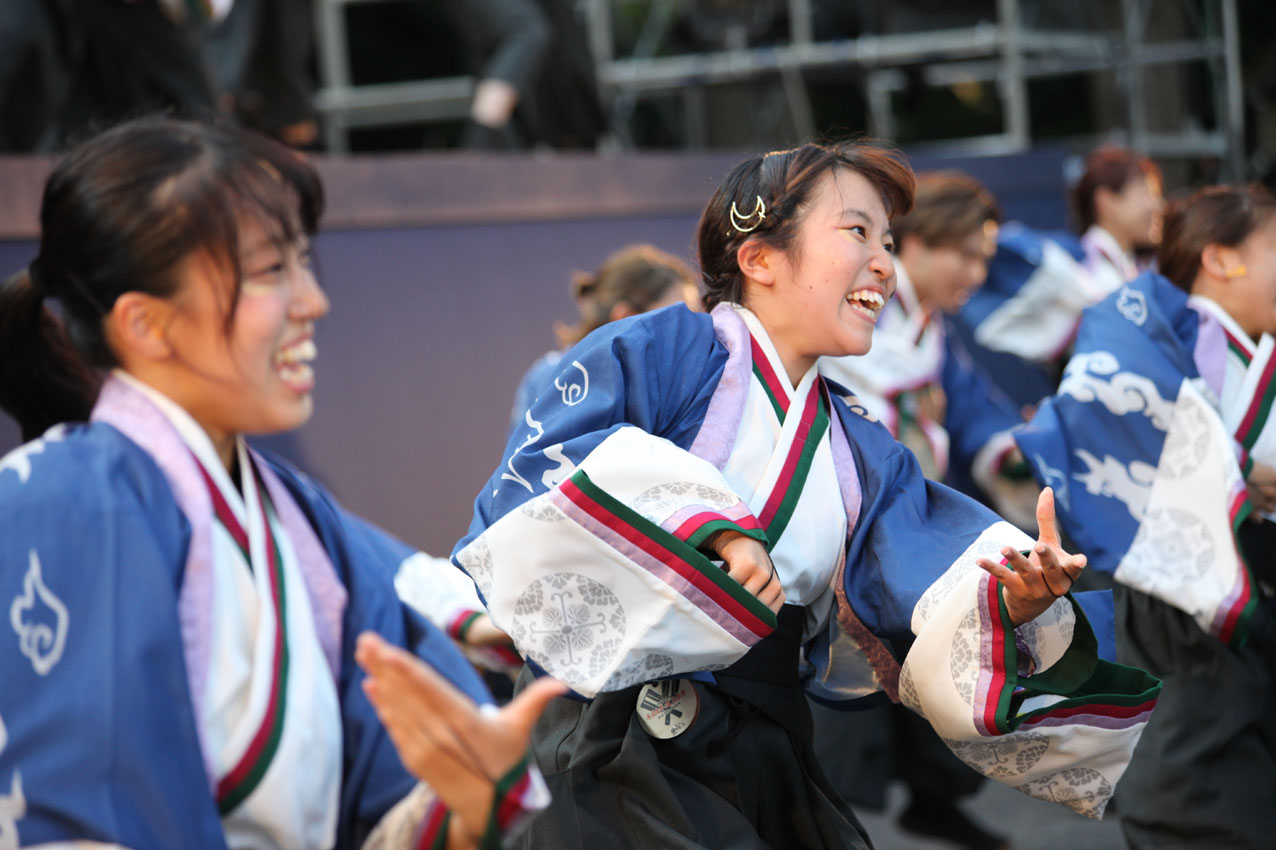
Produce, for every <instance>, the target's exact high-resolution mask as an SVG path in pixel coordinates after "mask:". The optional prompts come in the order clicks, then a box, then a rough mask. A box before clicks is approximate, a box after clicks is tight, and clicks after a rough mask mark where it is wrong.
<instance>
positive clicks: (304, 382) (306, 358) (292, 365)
mask: <svg viewBox="0 0 1276 850" xmlns="http://www.w3.org/2000/svg"><path fill="white" fill-rule="evenodd" d="M318 354H319V350H318V349H317V348H316V347H315V341H314V340H313V339H310V338H307V339H303V340H301V341H300V342H295V343H293V344H292V345H289V346H287V347H286V348H281V349H279V351H278V352H276V354H275V363H274V366H275V374H277V375H278V376H279V377H280V379H282V380H283V382H284V383H286V384H288V385H289V386H290V387H292V388H293V389H295V390H297V391H298V392H309V391H310V389H311V387H313V386H314V383H315V370H314V367H313V366H311V365H310V363H311V361H313V360H314V359H315V357H316V356H318Z"/></svg>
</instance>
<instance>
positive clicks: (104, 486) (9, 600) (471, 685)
mask: <svg viewBox="0 0 1276 850" xmlns="http://www.w3.org/2000/svg"><path fill="white" fill-rule="evenodd" d="M266 465H267V466H268V467H269V469H270V470H271V471H273V472H274V474H275V475H277V476H278V478H279V479H280V480H281V481H282V482H283V484H284V485H285V486H286V489H287V491H288V492H289V493H290V494H291V495H292V497H293V499H294V500H295V502H296V504H297V506H298V507H299V508H300V509H301V511H302V513H303V514H304V516H305V518H306V519H307V520H308V521H309V523H310V524H311V526H312V527H313V529H314V531H315V533H316V535H317V537H318V538H319V540H320V541H321V543H322V546H323V548H324V550H325V551H326V552H327V555H328V557H329V558H330V560H331V562H332V565H333V566H334V567H335V570H336V573H337V577H338V578H339V580H340V582H341V584H342V585H343V586H344V588H345V591H346V593H347V594H348V598H347V602H346V607H345V611H344V616H343V618H342V620H341V634H340V673H339V676H338V680H337V683H336V684H337V694H338V697H339V700H340V708H341V727H342V753H343V759H342V776H341V797H340V817H339V821H338V828H337V844H336V846H337V847H340V848H346V847H358V846H359V844H360V843H361V841H362V839H363V837H365V836H366V835H367V833H368V832H369V831H370V829H371V828H372V827H373V826H374V825H375V824H376V823H377V822H378V820H379V819H380V818H381V817H382V816H383V815H384V814H385V812H386V811H387V810H388V809H389V808H390V807H391V806H392V805H393V804H394V803H396V802H397V801H399V800H400V799H401V798H403V796H404V795H405V794H406V793H407V792H408V791H409V790H410V789H411V788H412V787H413V786H414V784H415V780H414V779H413V778H412V777H411V776H410V775H409V774H408V773H407V772H406V770H405V769H404V768H403V766H402V765H401V763H400V762H399V759H398V757H397V755H396V753H395V750H394V747H393V746H392V744H391V742H390V740H389V738H388V737H387V736H386V734H385V732H384V730H383V728H382V727H381V725H380V723H379V721H378V720H377V718H376V715H375V714H374V713H373V710H372V708H371V706H370V704H369V703H368V701H367V699H366V697H365V696H364V694H363V693H362V690H361V687H360V683H361V681H362V680H363V673H362V671H361V670H360V669H359V668H358V666H357V665H356V664H355V662H354V660H353V652H354V643H355V638H356V637H357V636H358V634H359V633H360V632H362V631H364V630H373V631H376V632H379V633H380V634H381V635H383V636H384V637H385V638H386V639H387V640H389V641H390V642H391V643H393V644H396V645H398V646H402V647H406V648H408V649H409V650H411V651H413V652H415V653H416V654H417V655H418V656H419V657H421V658H423V659H424V660H426V661H427V662H428V663H430V664H431V665H432V666H433V667H435V668H436V669H437V670H439V671H440V672H441V673H442V674H443V675H445V676H446V677H447V678H448V679H449V680H451V681H452V682H453V683H454V684H455V685H456V686H457V687H459V688H461V689H462V690H463V691H464V692H466V693H467V694H468V695H470V696H471V697H472V698H474V699H475V700H478V701H487V700H489V699H490V698H489V697H488V695H487V693H486V690H485V689H484V687H483V685H482V683H481V682H480V681H479V679H478V678H477V676H476V674H475V673H474V671H473V668H472V667H470V665H469V664H468V663H466V661H465V659H464V658H463V657H462V656H461V655H460V654H459V653H458V652H457V651H456V650H455V649H454V648H453V646H452V645H451V643H450V642H449V640H448V639H447V637H446V636H445V635H443V634H442V633H441V632H440V631H439V630H438V629H436V628H434V627H433V626H431V625H429V624H428V623H426V622H425V621H424V620H423V619H421V617H420V616H418V615H417V614H415V613H414V612H412V611H411V610H409V609H408V608H406V607H405V606H404V605H403V604H401V603H400V601H399V599H398V597H397V596H396V594H395V591H394V586H393V575H394V570H395V569H396V568H397V567H398V565H399V564H400V563H401V562H402V561H403V560H404V559H405V558H406V557H408V556H409V555H411V554H412V550H411V549H410V548H409V547H407V546H405V545H404V544H402V543H400V542H399V541H397V540H394V539H392V538H391V537H389V536H387V535H386V534H384V533H383V532H380V531H378V530H376V529H374V528H373V527H371V526H370V525H368V524H366V523H365V522H363V521H362V520H360V519H358V518H356V517H354V516H352V515H350V514H348V513H346V512H345V511H344V510H342V509H341V508H340V507H339V506H338V505H337V504H336V503H335V502H334V501H333V500H332V498H331V497H330V496H329V495H328V494H327V493H325V492H324V491H323V490H322V489H321V488H320V487H318V486H317V485H316V484H315V483H314V482H312V481H310V480H309V479H307V478H306V477H304V476H303V475H301V474H299V473H297V472H296V471H294V470H292V469H290V468H289V467H287V466H286V465H284V464H282V463H278V462H274V461H270V460H268V459H267V460H266ZM190 540H191V522H190V520H189V519H188V518H187V517H186V516H185V515H184V514H183V513H182V510H181V509H180V508H179V507H178V505H177V502H176V501H175V498H174V495H173V492H172V491H171V490H170V486H169V482H168V481H167V480H166V478H165V475H164V474H163V473H162V471H161V469H160V467H159V466H158V465H157V464H156V462H155V461H154V460H153V459H152V457H151V456H150V455H149V454H148V453H147V451H146V450H144V449H143V448H141V447H140V446H139V445H137V444H136V443H134V442H133V441H132V440H130V439H129V438H127V437H125V436H124V435H123V434H121V433H120V432H119V431H117V430H116V429H115V428H114V427H112V426H111V425H107V424H104V423H95V424H92V425H88V426H75V427H69V428H64V427H62V426H59V427H58V428H55V429H54V430H53V431H51V432H50V434H48V435H46V437H45V438H44V439H42V440H37V441H35V442H32V443H29V444H27V445H25V446H22V447H21V448H19V449H17V450H15V451H14V452H13V453H11V454H10V455H8V456H7V457H5V458H4V459H3V461H0V602H2V603H3V611H4V613H5V615H6V618H5V621H4V623H3V629H2V632H3V634H2V635H0V846H4V847H10V846H27V845H32V844H42V843H46V842H57V841H69V840H77V839H82V840H88V841H96V842H103V843H106V844H112V845H114V844H118V845H121V846H123V847H128V848H132V850H171V848H177V847H190V848H224V847H225V846H226V840H225V837H224V835H223V832H222V827H221V822H220V819H219V815H218V810H217V805H216V803H215V801H214V795H213V791H212V789H210V787H209V780H208V777H207V775H206V772H205V766H204V762H203V759H202V756H201V751H200V742H199V734H198V732H197V729H196V720H195V713H194V710H193V708H192V697H191V693H190V687H189V684H188V671H187V664H186V658H185V656H184V653H183V632H182V624H181V623H180V622H179V616H178V598H179V595H180V593H181V590H182V586H183V571H184V567H185V565H186V555H187V548H188V546H189V545H190ZM6 638H7V639H6Z"/></svg>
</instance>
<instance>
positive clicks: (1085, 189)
mask: <svg viewBox="0 0 1276 850" xmlns="http://www.w3.org/2000/svg"><path fill="white" fill-rule="evenodd" d="M1137 177H1144V178H1148V177H1150V178H1153V179H1155V180H1156V181H1158V182H1160V180H1161V169H1160V168H1159V167H1157V164H1156V163H1155V162H1153V161H1152V160H1150V159H1148V158H1147V157H1146V156H1143V155H1142V154H1137V153H1135V152H1134V151H1132V150H1127V149H1125V148H1118V147H1101V148H1097V149H1096V150H1094V151H1093V152H1092V153H1091V154H1090V155H1089V156H1088V157H1086V161H1085V172H1084V173H1083V174H1082V175H1081V179H1080V180H1078V181H1077V185H1076V186H1074V187H1073V189H1072V209H1073V213H1074V214H1075V215H1076V217H1077V228H1078V231H1079V232H1081V233H1084V232H1085V231H1087V230H1089V229H1090V226H1091V225H1093V224H1094V223H1095V220H1096V218H1095V208H1094V196H1095V194H1096V193H1097V192H1098V191H1099V189H1101V188H1102V189H1109V190H1111V191H1113V192H1118V193H1119V192H1120V191H1121V190H1122V189H1124V188H1125V186H1126V185H1127V184H1128V183H1129V182H1130V181H1131V180H1134V179H1135V178H1137Z"/></svg>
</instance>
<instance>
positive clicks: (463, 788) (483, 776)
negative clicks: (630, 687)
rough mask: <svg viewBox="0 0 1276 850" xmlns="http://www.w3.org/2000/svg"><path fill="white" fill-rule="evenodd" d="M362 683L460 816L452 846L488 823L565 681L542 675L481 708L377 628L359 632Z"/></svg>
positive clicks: (409, 763)
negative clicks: (505, 780) (504, 701)
mask: <svg viewBox="0 0 1276 850" xmlns="http://www.w3.org/2000/svg"><path fill="white" fill-rule="evenodd" d="M355 660H356V661H358V662H359V666H361V667H362V668H363V669H364V670H365V671H366V672H367V674H368V676H367V678H366V679H364V681H363V690H364V692H365V693H366V694H367V695H368V699H369V700H371V702H372V706H373V708H375V709H376V712H377V717H379V718H380V720H381V723H382V724H383V725H384V726H385V729H386V731H387V732H388V733H389V735H390V740H391V741H392V742H393V743H394V748H395V750H396V751H398V754H399V759H400V760H401V761H402V762H403V765H404V767H406V768H407V769H408V772H409V773H411V774H412V775H413V776H415V777H416V778H417V779H419V780H421V781H422V782H424V783H426V784H427V785H429V786H430V788H431V789H432V790H433V791H434V793H435V794H436V795H438V797H439V799H441V800H442V801H443V803H444V805H446V806H447V808H448V810H449V811H451V812H452V813H453V815H454V816H455V818H454V821H456V822H457V827H456V829H457V832H456V834H455V835H454V834H452V829H451V828H450V829H449V845H448V846H449V847H454V846H467V845H468V844H470V843H473V838H474V837H475V836H482V835H483V833H484V831H485V830H486V828H487V823H488V818H489V816H490V815H491V809H492V806H493V805H494V804H495V803H496V802H498V801H496V800H495V799H494V791H495V786H496V782H497V780H499V779H500V778H501V777H503V776H505V775H506V774H507V773H508V772H509V771H510V770H511V769H512V768H513V767H514V766H515V765H516V764H517V763H518V762H519V761H520V760H521V759H523V758H524V757H526V756H527V753H528V747H529V744H530V741H531V736H532V726H533V725H534V724H535V723H536V720H537V718H539V717H540V716H541V713H542V712H543V711H544V710H545V707H546V706H547V705H548V704H549V702H550V700H552V699H554V698H555V697H558V696H561V695H562V694H563V693H564V692H565V691H566V690H567V687H566V686H565V685H563V684H562V683H561V682H557V681H555V680H554V679H549V678H541V679H537V680H536V681H535V682H533V683H532V685H531V686H530V687H528V688H527V689H526V690H524V691H523V692H522V693H520V694H519V695H518V696H517V697H515V698H514V700H513V701H512V702H510V704H509V705H507V706H505V707H504V708H501V709H496V708H488V707H484V708H480V707H479V706H477V705H475V704H474V702H473V701H472V700H470V698H469V697H467V696H465V695H464V694H462V693H461V692H460V691H459V690H457V689H456V687H454V686H453V685H452V684H451V683H449V682H448V681H447V680H446V679H444V678H443V676H441V675H440V674H439V673H438V672H436V671H435V670H433V669H432V668H430V667H429V666H428V665H427V664H426V663H425V662H423V661H422V660H421V659H419V658H417V657H416V656H414V655H412V654H410V653H408V652H405V651H404V650H402V649H400V648H398V647H396V646H392V645H391V644H389V643H387V642H386V641H385V640H384V639H382V638H381V637H380V636H379V635H377V634H375V633H373V632H365V633H364V634H362V635H360V636H359V639H358V643H357V645H356V648H355Z"/></svg>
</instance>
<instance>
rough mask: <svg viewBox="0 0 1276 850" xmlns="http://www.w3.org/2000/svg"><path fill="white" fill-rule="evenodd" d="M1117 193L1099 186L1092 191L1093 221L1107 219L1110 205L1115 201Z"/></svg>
mask: <svg viewBox="0 0 1276 850" xmlns="http://www.w3.org/2000/svg"><path fill="white" fill-rule="evenodd" d="M1116 196H1117V193H1116V192H1114V191H1112V190H1111V189H1109V188H1108V187H1107V186H1099V187H1098V188H1097V189H1095V190H1094V217H1095V219H1100V218H1107V216H1108V212H1109V211H1110V209H1111V207H1112V203H1113V202H1114V201H1115V200H1116Z"/></svg>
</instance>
